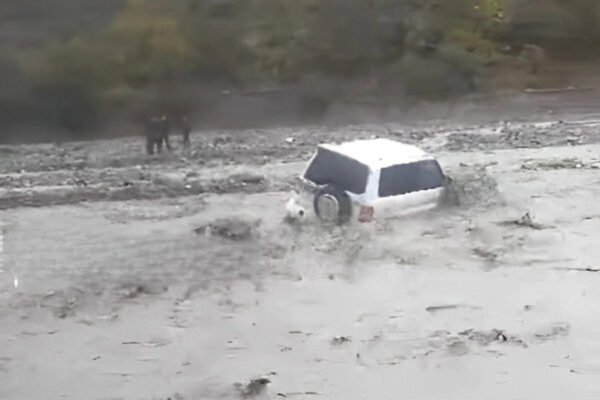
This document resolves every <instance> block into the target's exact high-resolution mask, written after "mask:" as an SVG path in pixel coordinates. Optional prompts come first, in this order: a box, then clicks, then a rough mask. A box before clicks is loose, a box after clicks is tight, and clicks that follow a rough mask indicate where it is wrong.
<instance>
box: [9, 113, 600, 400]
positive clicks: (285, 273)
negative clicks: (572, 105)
mask: <svg viewBox="0 0 600 400" xmlns="http://www.w3.org/2000/svg"><path fill="white" fill-rule="evenodd" d="M599 119H600V118H599V116H597V115H592V114H585V113H581V114H578V115H572V116H569V115H566V116H560V118H559V117H558V116H553V115H547V114H546V115H545V116H544V115H536V116H535V119H532V120H528V121H520V122H516V121H513V122H506V121H505V120H501V121H500V120H499V121H494V122H485V123H478V124H474V123H472V124H464V123H463V124H457V123H448V124H445V123H440V122H436V121H430V122H428V123H420V124H413V125H401V124H380V125H360V126H359V125H357V126H348V127H337V128H327V127H308V128H294V129H271V130H256V131H229V132H210V133H200V132H196V133H194V134H193V135H192V141H193V147H192V149H191V151H190V152H189V153H183V152H182V150H180V149H176V150H175V152H174V153H173V154H170V155H163V156H154V157H146V156H144V155H143V153H142V150H143V148H142V146H143V143H142V141H141V139H140V138H129V139H121V140H115V141H98V142H85V143H84V142H81V143H66V144H45V145H27V146H25V145H23V146H0V155H1V157H0V169H1V170H0V172H1V174H0V399H15V400H17V399H18V400H29V399H32V400H33V399H75V400H80V399H93V400H108V399H110V400H120V399H123V400H129V399H135V400H138V399H140V400H159V399H160V400H166V399H172V400H176V399H177V400H190V399H192V400H195V399H207V400H212V399H235V398H260V399H284V398H290V399H315V400H317V399H378V400H383V399H473V400H476V399H477V400H479V399H507V400H508V399H510V400H516V399H546V400H548V399H597V398H598V395H599V394H600V341H599V340H598V337H600V324H598V323H597V322H596V321H598V320H599V319H600V263H599V261H598V260H599V259H600V247H599V246H598V232H600V203H599V202H598V201H597V199H598V198H600V120H599ZM369 137H388V138H392V139H396V140H400V141H404V142H408V143H413V144H418V145H419V146H421V147H423V148H425V149H427V150H429V151H431V152H433V153H434V154H436V155H437V156H438V157H439V161H440V164H441V165H442V167H443V168H444V170H445V171H447V173H448V174H449V175H450V176H451V177H452V178H453V180H454V182H455V185H456V187H457V192H458V195H459V199H460V204H459V205H455V206H449V207H445V208H442V209H439V210H435V211H433V212H430V213H427V214H421V215H418V216H413V217H409V218H408V217H407V218H402V219H392V220H384V221H380V220H378V221H375V222H373V223H368V224H360V223H351V224H349V225H347V226H344V227H343V228H334V229H330V228H325V227H322V226H321V225H320V224H318V223H317V222H316V221H314V220H312V219H311V218H310V217H309V218H308V219H307V221H306V222H304V223H301V224H299V225H293V224H289V223H286V222H285V221H284V218H283V217H284V213H285V203H286V201H287V200H288V198H289V196H290V192H291V191H292V190H295V189H298V181H297V176H298V174H299V173H300V172H301V171H302V169H303V167H304V165H305V163H306V161H307V160H308V159H309V157H310V155H311V153H312V151H313V150H314V146H315V145H316V144H317V143H319V142H323V141H335V140H347V139H354V138H369ZM176 140H177V138H174V142H175V143H176V144H177V142H176Z"/></svg>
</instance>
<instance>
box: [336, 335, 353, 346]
mask: <svg viewBox="0 0 600 400" xmlns="http://www.w3.org/2000/svg"><path fill="white" fill-rule="evenodd" d="M351 341H352V338H351V337H350V336H334V337H333V339H331V344H333V345H336V346H337V345H340V344H344V343H350V342H351Z"/></svg>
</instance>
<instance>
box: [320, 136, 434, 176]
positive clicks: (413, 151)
mask: <svg viewBox="0 0 600 400" xmlns="http://www.w3.org/2000/svg"><path fill="white" fill-rule="evenodd" d="M319 147H322V148H324V149H327V150H329V151H334V152H336V153H339V154H342V155H344V156H346V157H349V158H352V159H354V160H356V161H358V162H360V163H362V164H365V165H367V166H368V167H370V168H371V169H373V170H375V169H381V168H386V167H389V166H392V165H398V164H408V163H411V162H415V161H421V160H427V159H433V157H432V156H431V155H430V154H428V153H427V152H425V151H423V150H421V149H420V148H418V147H416V146H412V145H409V144H405V143H400V142H396V141H394V140H390V139H383V138H378V139H368V140H355V141H352V142H345V143H340V144H321V145H319Z"/></svg>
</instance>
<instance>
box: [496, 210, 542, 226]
mask: <svg viewBox="0 0 600 400" xmlns="http://www.w3.org/2000/svg"><path fill="white" fill-rule="evenodd" d="M498 225H513V226H521V227H527V228H531V229H536V230H542V229H547V228H549V227H548V226H545V225H542V224H538V223H537V222H534V221H533V218H531V214H529V212H526V213H525V214H523V216H521V218H519V219H516V220H511V221H503V222H500V223H498Z"/></svg>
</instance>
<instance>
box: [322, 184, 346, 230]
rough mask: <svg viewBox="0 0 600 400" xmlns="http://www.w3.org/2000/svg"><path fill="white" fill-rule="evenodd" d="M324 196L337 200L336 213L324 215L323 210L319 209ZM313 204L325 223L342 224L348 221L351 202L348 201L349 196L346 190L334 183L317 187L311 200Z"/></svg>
mask: <svg viewBox="0 0 600 400" xmlns="http://www.w3.org/2000/svg"><path fill="white" fill-rule="evenodd" d="M326 198H329V199H332V200H333V199H335V201H336V202H337V213H336V215H333V216H328V215H325V210H322V209H321V203H322V201H323V200H324V199H326ZM313 206H314V209H315V213H316V214H317V216H318V217H319V219H320V220H321V221H322V222H325V223H334V224H336V225H342V224H345V223H346V222H348V221H349V220H350V217H351V215H352V202H351V201H350V198H349V197H348V195H347V194H346V192H344V191H343V190H342V189H340V188H338V187H337V186H335V185H327V186H323V187H321V188H319V189H317V191H316V192H315V197H314V200H313Z"/></svg>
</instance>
